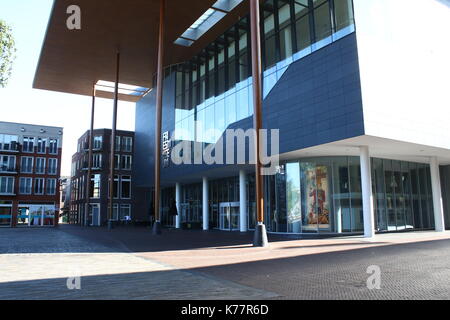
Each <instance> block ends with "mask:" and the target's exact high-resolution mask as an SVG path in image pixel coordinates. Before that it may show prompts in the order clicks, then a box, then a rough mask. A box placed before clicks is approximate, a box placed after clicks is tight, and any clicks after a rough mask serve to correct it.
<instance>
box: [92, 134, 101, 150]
mask: <svg viewBox="0 0 450 320" xmlns="http://www.w3.org/2000/svg"><path fill="white" fill-rule="evenodd" d="M102 145H103V136H94V149H95V150H100V149H101V148H102Z"/></svg>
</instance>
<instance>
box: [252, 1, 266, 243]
mask: <svg viewBox="0 0 450 320" xmlns="http://www.w3.org/2000/svg"><path fill="white" fill-rule="evenodd" d="M250 33H251V46H252V72H253V109H254V115H253V127H254V130H255V147H254V151H255V160H256V164H255V175H256V215H257V222H258V223H257V226H256V230H255V237H254V240H253V245H254V246H255V247H266V246H267V245H268V240H267V232H266V227H265V225H264V194H263V190H264V181H263V177H262V175H261V161H260V148H261V144H260V143H261V134H260V130H261V129H262V85H261V81H262V78H261V74H262V63H261V27H260V9H259V0H250Z"/></svg>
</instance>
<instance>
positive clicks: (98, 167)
mask: <svg viewBox="0 0 450 320" xmlns="http://www.w3.org/2000/svg"><path fill="white" fill-rule="evenodd" d="M88 166H89V164H88V163H87V162H83V167H82V168H81V170H82V171H87V170H88ZM102 169H103V161H101V162H100V163H93V164H92V168H91V170H92V171H99V170H102Z"/></svg>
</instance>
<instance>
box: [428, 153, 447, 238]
mask: <svg viewBox="0 0 450 320" xmlns="http://www.w3.org/2000/svg"><path fill="white" fill-rule="evenodd" d="M430 170H431V189H432V191H433V208H434V224H435V230H436V231H437V232H444V231H445V220H444V206H443V204H442V190H441V176H440V172H439V162H438V159H437V158H436V157H432V158H431V161H430Z"/></svg>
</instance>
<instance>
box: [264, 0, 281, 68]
mask: <svg viewBox="0 0 450 320" xmlns="http://www.w3.org/2000/svg"><path fill="white" fill-rule="evenodd" d="M268 2H269V3H270V5H271V6H273V0H270V1H268ZM265 14H266V17H265V18H264V56H265V66H266V68H265V69H269V68H271V67H272V66H273V65H274V64H275V63H276V62H277V61H278V60H279V59H278V57H277V50H276V47H277V45H276V33H275V17H274V15H273V14H267V12H265Z"/></svg>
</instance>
